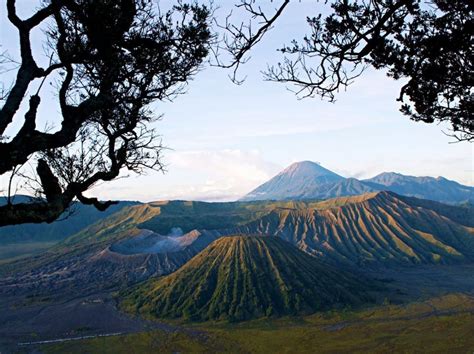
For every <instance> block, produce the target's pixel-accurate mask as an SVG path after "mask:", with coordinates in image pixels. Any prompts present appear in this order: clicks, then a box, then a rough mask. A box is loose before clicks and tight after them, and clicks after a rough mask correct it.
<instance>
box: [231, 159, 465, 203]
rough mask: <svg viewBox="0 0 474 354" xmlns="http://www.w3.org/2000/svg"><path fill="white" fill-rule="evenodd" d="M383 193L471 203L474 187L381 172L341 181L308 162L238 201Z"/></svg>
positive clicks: (435, 179) (300, 164)
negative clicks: (364, 177)
mask: <svg viewBox="0 0 474 354" xmlns="http://www.w3.org/2000/svg"><path fill="white" fill-rule="evenodd" d="M382 190H388V191H392V192H395V193H397V194H400V195H405V196H411V197H417V198H422V199H430V200H435V201H438V202H443V203H450V204H456V203H465V202H469V203H472V202H474V187H470V186H464V185H462V184H460V183H458V182H455V181H451V180H448V179H446V178H444V177H436V178H435V177H428V176H423V177H415V176H406V175H403V174H400V173H396V172H383V173H381V174H378V175H377V176H374V177H372V178H369V179H363V180H359V179H356V178H352V177H350V178H344V177H342V176H340V175H338V174H336V173H334V172H332V171H330V170H328V169H326V168H324V167H322V166H321V165H320V164H318V163H314V162H311V161H302V162H296V163H293V164H291V165H290V166H289V167H287V168H285V169H284V170H282V171H281V172H280V173H278V174H277V175H276V176H274V177H273V178H271V179H269V180H268V181H266V182H265V183H263V184H261V185H260V186H258V187H257V188H255V189H254V190H252V191H251V192H249V193H248V194H246V195H245V196H243V197H242V198H241V199H239V200H240V201H256V200H323V199H329V198H335V197H341V196H348V195H358V194H363V193H370V192H375V191H382Z"/></svg>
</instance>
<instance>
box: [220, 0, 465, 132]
mask: <svg viewBox="0 0 474 354" xmlns="http://www.w3.org/2000/svg"><path fill="white" fill-rule="evenodd" d="M257 3H258V2H256V1H254V0H242V1H241V3H240V4H239V5H238V7H239V8H242V9H244V10H245V11H246V12H247V13H248V14H250V16H251V19H250V20H249V22H248V23H242V24H241V25H236V24H234V23H232V22H231V21H229V20H228V21H227V22H226V23H225V24H224V25H222V28H223V29H224V30H225V32H226V33H227V35H226V37H225V40H224V45H223V46H221V49H224V50H226V51H227V52H228V53H229V54H230V55H231V57H232V58H233V60H231V61H230V63H229V64H227V65H224V64H222V63H221V66H230V67H234V69H235V70H237V68H238V66H239V64H240V63H241V62H243V61H245V60H246V59H245V58H246V57H245V54H246V53H247V52H248V51H249V50H250V49H251V47H252V46H254V45H255V44H256V43H258V42H259V41H260V40H261V39H262V37H263V36H264V35H265V33H267V32H268V31H269V30H270V29H271V27H272V25H273V24H274V22H275V21H276V20H277V18H278V17H280V16H281V15H282V14H283V13H284V10H285V9H286V8H287V6H288V4H289V3H290V1H289V0H285V1H281V2H280V4H279V5H278V7H277V8H276V10H275V12H274V13H273V14H272V15H270V14H268V13H266V12H265V11H262V9H261V8H260V7H259V6H258V5H257ZM316 3H317V1H315V4H316ZM325 3H329V4H330V7H331V10H330V13H329V15H327V16H323V15H322V14H321V13H319V14H315V16H310V17H307V19H306V21H307V24H308V26H309V34H307V35H305V36H304V37H303V39H302V40H300V41H297V40H294V41H293V42H292V43H291V45H289V46H284V47H283V48H281V49H280V51H281V53H283V54H284V56H285V57H284V60H283V61H282V62H280V63H278V64H276V65H273V66H270V67H269V68H268V69H267V70H266V72H265V78H266V79H267V80H270V81H275V82H281V83H287V84H291V85H294V87H296V93H297V94H298V95H299V96H301V97H311V96H315V95H317V96H321V97H323V98H326V99H328V100H330V101H334V99H335V94H336V93H337V92H338V91H339V90H340V89H343V88H345V87H347V86H348V85H349V84H350V83H352V82H353V81H354V79H356V78H357V77H358V76H360V75H361V74H362V72H363V71H364V69H365V68H367V67H368V66H372V67H373V68H375V69H384V70H386V71H387V74H388V76H389V77H392V78H394V79H396V80H398V79H402V80H405V81H406V83H405V84H403V86H402V87H401V89H400V95H399V97H398V98H397V100H398V101H400V104H401V108H400V110H401V112H402V113H403V114H405V115H407V116H408V117H410V118H411V119H413V120H415V121H422V122H426V123H433V122H443V121H446V122H448V123H449V124H450V125H451V127H452V130H453V133H452V136H454V137H455V138H457V139H458V140H464V141H472V140H473V139H474V91H473V87H474V47H473V41H474V4H473V3H472V2H470V1H466V0H430V1H427V2H422V1H421V0H327V1H326V2H325ZM319 4H320V5H321V2H319ZM255 23H258V25H256V26H255ZM252 24H253V25H254V26H252Z"/></svg>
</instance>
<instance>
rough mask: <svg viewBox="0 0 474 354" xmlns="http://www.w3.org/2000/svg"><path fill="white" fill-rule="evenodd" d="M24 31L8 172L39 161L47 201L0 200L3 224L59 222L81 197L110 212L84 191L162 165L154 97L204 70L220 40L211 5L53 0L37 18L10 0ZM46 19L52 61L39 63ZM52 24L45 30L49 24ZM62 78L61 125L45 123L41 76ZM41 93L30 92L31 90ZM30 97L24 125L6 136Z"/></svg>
mask: <svg viewBox="0 0 474 354" xmlns="http://www.w3.org/2000/svg"><path fill="white" fill-rule="evenodd" d="M6 5H7V11H8V19H9V21H10V22H11V23H12V24H13V25H14V26H15V27H16V29H17V31H18V34H19V47H20V52H21V63H20V65H19V67H18V68H17V73H16V78H15V80H14V82H13V84H12V86H11V89H9V90H6V91H5V92H3V95H1V100H2V101H3V106H2V107H1V110H0V157H1V158H0V175H3V174H5V173H12V174H13V173H15V172H16V171H18V169H19V167H21V166H23V165H24V164H25V163H33V164H34V166H35V175H34V176H28V178H30V179H33V180H35V181H37V183H38V185H37V188H36V192H37V193H38V194H39V195H40V196H41V198H38V199H35V200H34V201H33V202H31V203H19V204H13V203H12V202H11V199H10V196H8V202H7V204H6V205H3V206H0V226H2V225H8V224H19V223H26V222H34V223H37V222H52V221H54V220H55V219H56V218H57V217H58V216H59V215H61V214H62V213H63V212H64V211H65V210H67V208H68V207H69V206H70V205H71V203H72V202H73V201H74V200H76V199H77V200H79V201H80V202H82V203H84V204H91V205H94V206H95V207H96V208H98V209H99V210H104V209H105V208H107V207H108V206H109V205H111V204H113V203H114V202H111V201H109V202H100V201H99V200H97V199H96V198H88V197H86V196H84V194H83V193H84V192H85V191H87V190H88V189H89V188H91V187H92V186H93V185H95V184H96V183H98V182H100V181H110V180H113V179H114V178H116V177H117V176H118V175H119V173H120V171H121V170H122V169H124V168H125V169H128V170H131V171H136V172H140V171H142V170H143V169H144V168H157V169H159V168H161V164H160V159H159V158H160V151H161V145H160V143H159V142H157V139H156V133H155V131H154V130H153V129H151V128H150V127H149V125H148V123H149V122H151V121H153V120H154V119H157V118H158V117H157V116H156V115H155V114H154V113H153V112H152V111H151V109H149V106H150V104H151V103H153V102H155V101H160V100H166V99H172V98H173V97H174V96H175V95H177V94H178V93H181V92H182V89H183V87H184V85H185V84H186V83H187V82H188V80H189V79H190V78H191V77H192V76H193V75H194V74H195V73H196V72H197V71H198V69H199V67H200V65H201V63H202V62H203V60H204V59H205V58H206V57H207V55H208V51H209V46H210V43H211V41H212V35H211V32H210V15H211V12H210V9H209V8H208V7H206V6H204V5H198V4H196V3H193V4H185V3H182V2H179V3H178V4H177V5H176V6H174V7H173V8H172V9H171V10H170V11H168V12H166V13H161V12H160V11H159V9H157V8H155V5H153V2H152V1H147V0H48V1H46V2H45V3H44V6H43V7H42V8H41V9H39V10H38V11H36V12H35V13H34V14H33V15H32V16H31V17H30V18H27V19H21V18H20V17H19V16H18V15H17V11H16V6H15V5H16V1H15V0H7V2H6ZM43 25H46V26H48V30H47V31H46V34H45V36H46V38H45V43H46V44H47V48H48V57H49V58H50V63H49V66H47V67H45V68H42V67H40V66H39V65H38V64H37V61H36V60H35V56H34V54H33V51H32V46H31V32H32V31H33V30H34V29H35V28H38V27H39V26H43ZM43 28H44V27H43ZM54 75H56V76H55V77H56V82H57V86H56V88H57V100H58V102H59V107H60V113H61V118H62V122H61V126H60V129H59V130H57V131H56V132H48V131H42V130H40V129H38V127H37V122H38V117H37V115H38V107H39V106H40V104H41V94H42V90H41V88H42V86H43V82H44V81H45V80H46V79H48V78H51V76H54ZM31 90H36V92H35V93H33V94H32V95H31V96H30V97H29V98H27V94H28V92H31ZM24 101H28V108H27V111H26V114H25V115H24V123H23V125H22V126H21V128H20V129H19V130H18V132H17V133H16V134H15V135H14V136H13V137H7V136H5V135H4V133H5V130H6V129H7V127H8V126H9V125H10V124H11V123H12V122H13V121H14V120H15V119H17V117H18V115H19V112H20V111H21V110H20V107H21V106H22V103H23V102H24Z"/></svg>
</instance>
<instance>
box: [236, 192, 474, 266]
mask: <svg viewBox="0 0 474 354" xmlns="http://www.w3.org/2000/svg"><path fill="white" fill-rule="evenodd" d="M469 215H472V210H468V209H462V208H456V207H452V206H443V205H442V204H440V203H435V202H434V203H433V202H430V201H422V200H419V199H415V198H406V197H400V196H398V195H396V194H395V193H391V192H376V193H369V194H364V195H360V196H355V197H342V198H336V199H331V200H327V201H324V202H320V203H316V204H314V205H312V206H311V207H309V208H307V209H304V210H301V209H300V210H290V209H287V210H282V209H280V210H274V211H272V212H271V213H269V214H267V215H265V216H264V217H262V218H260V219H258V220H255V221H253V222H250V223H248V224H247V225H245V226H243V227H238V228H236V229H235V230H233V232H239V233H243V234H270V235H274V236H278V237H280V238H283V239H285V240H287V241H289V242H291V243H293V244H296V245H298V247H299V248H301V249H303V250H304V251H306V252H308V253H310V254H314V255H316V256H319V257H323V258H326V259H328V260H332V261H335V262H338V263H340V262H344V263H351V264H354V263H355V264H358V265H370V264H382V263H383V264H385V265H390V264H417V263H423V264H431V263H433V264H436V263H457V262H468V261H474V229H473V228H472V227H468V226H465V225H470V224H472V221H470V220H469ZM450 217H451V218H453V219H454V220H453V219H451V218H450ZM463 224H464V225H463Z"/></svg>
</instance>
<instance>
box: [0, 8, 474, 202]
mask: <svg viewBox="0 0 474 354" xmlns="http://www.w3.org/2000/svg"><path fill="white" fill-rule="evenodd" d="M19 3H20V4H21V8H20V10H22V11H23V12H24V13H28V11H31V9H32V8H34V7H35V6H37V4H38V3H39V2H37V1H26V0H24V1H19ZM162 3H164V2H162ZM216 3H217V4H218V5H219V3H220V5H221V7H222V8H221V9H220V10H218V12H217V14H218V15H219V14H224V13H227V11H228V10H229V6H228V4H229V3H230V2H227V1H226V2H219V1H216ZM223 4H225V6H224V5H223ZM165 5H166V4H165ZM2 6H3V7H5V1H2ZM271 6H275V5H271ZM318 6H320V5H318V3H317V2H315V1H302V2H296V3H292V4H291V6H290V8H289V11H288V12H287V13H286V14H285V16H283V17H282V18H280V19H279V21H278V22H277V24H276V26H275V28H274V29H273V31H272V32H271V33H270V34H269V35H268V37H267V38H265V40H264V41H262V42H261V43H260V44H259V45H258V46H257V47H256V48H255V49H254V50H253V52H252V58H251V60H250V62H249V63H248V64H246V65H245V66H244V67H242V70H241V72H240V75H241V76H247V79H246V81H245V83H244V84H243V85H241V86H236V85H234V84H233V83H231V81H230V80H229V78H228V77H227V75H228V74H229V72H228V71H225V70H223V69H217V68H209V67H205V68H204V69H203V70H202V71H201V72H200V73H199V74H198V75H197V76H196V77H195V79H194V80H193V81H192V82H191V83H190V85H189V87H188V92H187V94H186V95H183V96H180V97H178V98H177V99H176V100H175V101H174V102H172V103H157V104H155V105H154V106H153V107H154V109H155V110H156V112H157V113H163V114H164V118H163V119H162V120H161V121H159V122H156V123H154V124H155V126H156V128H157V129H158V131H159V132H160V134H161V135H162V139H163V143H164V145H165V146H167V147H168V148H169V149H168V150H165V151H164V153H163V161H164V162H165V164H166V169H167V172H166V173H164V174H163V173H161V172H154V171H149V172H148V174H147V175H145V176H134V175H130V176H128V178H120V179H119V180H117V181H115V182H112V183H103V184H101V185H99V186H97V187H96V188H95V189H94V190H92V191H91V192H90V193H89V194H90V195H96V196H99V197H101V198H113V199H137V200H142V201H150V200H158V199H200V200H235V199H236V198H238V197H239V196H241V195H243V194H245V193H246V192H248V191H250V190H251V189H253V188H254V187H256V186H257V185H259V184H260V183H262V182H264V181H265V180H267V179H268V178H270V177H272V176H273V175H275V174H276V173H277V172H278V171H279V170H281V169H282V168H284V167H286V166H287V165H288V164H290V163H292V162H295V161H299V160H313V161H318V162H320V163H321V164H322V165H323V166H325V167H326V168H329V169H331V170H333V171H335V172H337V173H339V174H341V175H343V176H347V177H349V176H352V177H357V178H366V177H371V176H373V175H376V174H378V173H380V172H383V171H396V172H400V173H403V174H409V175H416V176H422V175H430V176H444V177H446V178H449V179H454V180H456V181H458V182H461V183H463V184H468V185H473V184H474V182H473V175H474V173H473V164H474V156H473V148H472V144H468V143H454V144H453V143H451V142H452V141H453V139H452V138H449V137H447V136H446V135H445V134H443V130H444V131H447V130H448V127H447V126H443V125H436V124H432V125H427V124H424V123H416V122H412V121H410V120H409V119H408V118H407V117H405V116H403V115H402V114H401V113H399V111H398V105H397V102H395V98H396V97H397V96H398V91H399V87H400V86H401V85H402V82H395V81H393V80H391V79H389V78H387V77H386V76H385V74H384V73H383V72H376V71H370V70H369V71H367V72H366V73H365V74H364V75H363V76H362V77H360V78H359V79H358V80H357V81H356V82H355V83H354V84H353V85H352V86H350V87H349V88H348V90H347V92H341V93H339V94H338V95H337V102H336V103H334V104H333V103H328V102H325V101H321V100H320V99H319V98H313V99H304V100H297V99H296V97H295V96H294V94H293V93H292V92H290V91H288V90H287V88H286V87H285V86H284V85H281V84H276V83H269V82H264V81H263V79H262V75H261V73H260V71H261V70H263V69H265V67H266V64H267V63H270V64H271V63H276V62H277V61H278V60H279V59H280V58H281V57H280V55H279V54H278V53H277V52H276V51H275V49H276V48H278V47H279V46H280V45H281V44H283V43H288V42H289V41H290V40H291V39H293V38H301V36H302V35H303V34H304V33H305V30H306V26H305V23H304V18H305V15H306V14H308V13H314V9H315V8H317V7H318ZM4 13H5V12H4V10H3V9H2V11H1V12H0V16H2V18H1V20H0V21H1V22H0V28H1V30H0V31H1V32H0V41H1V42H0V43H1V44H2V46H3V49H5V48H6V49H8V50H9V51H10V52H11V54H13V55H17V53H16V52H15V50H16V49H15V44H16V42H15V32H14V31H13V30H12V29H11V28H9V26H8V24H7V23H6V22H5V18H4V16H5V15H4ZM36 36H37V38H38V39H39V38H40V34H39V33H37V34H36ZM35 38H36V37H35ZM37 42H38V43H36V44H37V46H38V45H39V40H38V41H37ZM38 48H40V47H38ZM38 53H40V54H41V51H40V50H39V51H38ZM50 91H51V93H50V95H49V96H48V97H49V100H50V102H48V101H43V105H42V108H41V111H40V112H41V114H42V115H43V117H44V118H43V119H44V120H43V122H44V123H45V124H46V122H47V123H48V124H55V125H58V122H59V120H58V119H59V118H60V117H59V116H58V115H57V109H56V108H55V103H54V97H53V95H52V89H50ZM17 125H18V124H17ZM12 131H14V127H12ZM125 175H127V174H125ZM2 182H3V185H2V188H3V187H4V182H5V178H4V179H3V180H2Z"/></svg>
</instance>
